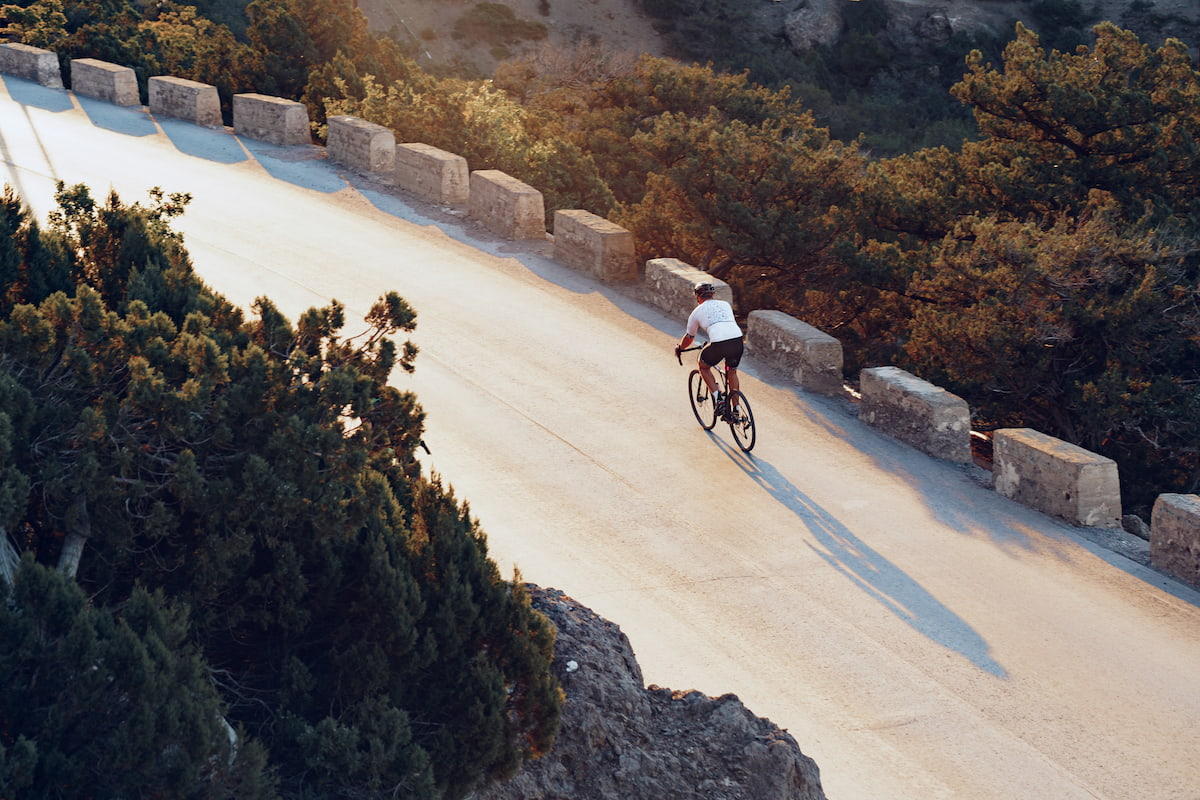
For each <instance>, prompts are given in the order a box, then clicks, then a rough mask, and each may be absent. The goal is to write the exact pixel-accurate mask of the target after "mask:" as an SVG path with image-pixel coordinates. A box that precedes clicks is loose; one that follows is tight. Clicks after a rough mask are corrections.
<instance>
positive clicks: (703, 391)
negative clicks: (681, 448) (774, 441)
mask: <svg viewBox="0 0 1200 800" xmlns="http://www.w3.org/2000/svg"><path fill="white" fill-rule="evenodd" d="M705 346H706V344H701V345H696V346H695V347H688V348H686V349H683V350H680V351H679V352H680V355H679V356H678V359H679V363H680V364H681V365H682V364H683V355H682V354H683V353H686V352H688V351H690V350H699V349H701V348H702V347H705ZM728 369H729V367H728V366H726V365H725V364H722V365H721V368H720V369H716V368H714V369H713V374H714V375H716V376H717V383H718V384H719V386H720V389H719V391H720V392H721V396H722V397H724V398H725V399H724V401H722V402H721V403H720V405H721V406H722V407H721V408H718V407H717V405H718V404H717V403H714V402H713V399H712V395H711V393H710V392H709V391H708V384H707V383H705V382H704V376H703V375H701V374H700V370H699V369H694V370H692V372H691V374H690V375H688V400H689V401H691V404H692V413H693V414H695V415H696V422H699V423H700V427H701V428H704V430H706V431H711V430H712V429H713V428H714V427H716V424H717V422H718V421H721V422H725V423H727V424H728V425H729V431H730V433H732V434H733V440H734V441H735V442H737V446H738V447H740V448H741V449H742V452H745V453H749V452H750V451H751V450H753V449H754V442H755V440H756V435H755V428H754V412H753V411H751V409H750V401H749V400H747V399H746V395H744V394H742V393H741V392H740V391H738V390H737V389H734V390H733V391H732V392H731V391H729V378H728V377H727V376H726V374H725V371H726V370H728Z"/></svg>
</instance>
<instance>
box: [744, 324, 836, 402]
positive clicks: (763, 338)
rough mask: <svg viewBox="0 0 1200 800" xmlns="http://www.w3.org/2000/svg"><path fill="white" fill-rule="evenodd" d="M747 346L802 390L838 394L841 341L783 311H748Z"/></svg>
mask: <svg viewBox="0 0 1200 800" xmlns="http://www.w3.org/2000/svg"><path fill="white" fill-rule="evenodd" d="M746 346H747V348H748V349H749V350H750V352H752V353H754V354H755V356H759V357H761V358H762V359H763V360H764V361H766V362H767V363H769V364H771V365H773V366H775V367H776V368H778V369H781V370H783V371H784V372H786V373H787V374H788V375H789V376H791V377H792V379H793V380H795V381H796V383H798V384H800V386H802V387H803V388H804V389H807V390H808V391H812V392H819V393H821V394H828V395H837V394H841V393H842V392H843V390H844V387H843V381H842V366H843V354H842V343H841V342H839V341H838V340H837V339H835V338H834V337H832V336H830V335H829V334H827V333H825V332H824V331H820V330H818V329H816V328H814V327H813V326H812V325H809V324H808V323H807V322H803V321H801V320H798V319H796V318H795V317H792V316H789V315H787V314H785V313H783V312H782V311H767V310H758V311H751V312H750V318H749V320H748V323H747V331H746Z"/></svg>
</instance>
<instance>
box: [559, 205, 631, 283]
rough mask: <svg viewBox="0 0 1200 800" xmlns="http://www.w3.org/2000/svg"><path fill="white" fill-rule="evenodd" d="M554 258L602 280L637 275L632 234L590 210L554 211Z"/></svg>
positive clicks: (622, 279)
mask: <svg viewBox="0 0 1200 800" xmlns="http://www.w3.org/2000/svg"><path fill="white" fill-rule="evenodd" d="M554 258H555V259H556V260H558V261H560V262H562V263H563V264H566V265H567V266H568V267H571V268H572V269H577V270H581V271H583V272H586V273H588V274H589V275H592V276H594V277H596V278H599V279H600V280H602V281H635V280H637V277H638V268H637V255H636V254H635V253H634V250H633V234H632V233H630V232H629V231H627V230H625V229H624V228H622V227H621V226H620V225H618V224H616V223H615V222H611V221H609V220H607V219H605V218H604V217H601V216H597V215H596V214H593V213H592V212H590V211H582V210H580V209H569V210H559V211H555V212H554Z"/></svg>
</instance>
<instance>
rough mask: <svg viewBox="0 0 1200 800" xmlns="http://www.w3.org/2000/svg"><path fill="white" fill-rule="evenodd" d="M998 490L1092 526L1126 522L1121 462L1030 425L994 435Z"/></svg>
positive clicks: (994, 477)
mask: <svg viewBox="0 0 1200 800" xmlns="http://www.w3.org/2000/svg"><path fill="white" fill-rule="evenodd" d="M992 458H993V471H992V484H993V487H994V488H995V489H996V491H997V492H999V493H1000V494H1002V495H1004V496H1005V497H1010V498H1012V499H1013V500H1016V501H1017V502H1019V503H1024V504H1025V505H1027V506H1030V507H1032V508H1036V509H1037V510H1039V511H1041V512H1043V513H1045V514H1049V515H1051V516H1053V517H1058V518H1060V519H1065V520H1066V521H1068V522H1071V523H1074V524H1076V525H1086V526H1088V527H1092V528H1119V527H1121V486H1120V483H1119V481H1118V475H1117V464H1116V462H1115V461H1113V460H1112V459H1109V458H1105V457H1104V456H1101V455H1097V454H1096V453H1093V452H1091V451H1088V450H1084V449H1083V448H1082V447H1078V446H1077V445H1073V444H1071V443H1069V442H1064V441H1062V440H1061V439H1056V438H1054V437H1053V436H1047V435H1046V434H1044V433H1039V432H1038V431H1035V430H1031V429H1029V428H1005V429H1003V430H998V431H996V432H995V434H994V435H993V437H992Z"/></svg>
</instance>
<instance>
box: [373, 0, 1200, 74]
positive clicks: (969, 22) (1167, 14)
mask: <svg viewBox="0 0 1200 800" xmlns="http://www.w3.org/2000/svg"><path fill="white" fill-rule="evenodd" d="M762 2H763V3H764V6H765V7H764V9H763V11H762V12H761V13H755V14H752V15H749V16H747V17H745V18H744V19H743V20H742V22H743V23H744V25H745V26H746V27H747V28H751V29H754V28H757V29H758V30H757V31H756V32H755V33H756V34H759V35H760V36H759V38H762V39H771V38H775V39H778V38H779V37H780V36H781V34H782V32H783V25H784V22H785V20H787V19H789V18H795V17H796V16H798V15H807V16H814V15H819V14H822V13H824V12H826V11H827V10H829V9H831V8H832V9H833V10H835V11H836V10H837V5H839V4H841V3H840V0H784V2H773V0H762ZM476 5H479V4H474V3H471V2H468V1H467V0H454V1H453V2H449V3H443V2H430V0H358V6H359V8H360V9H361V10H362V12H363V13H364V15H365V16H366V17H367V19H368V20H369V21H370V23H371V26H372V28H374V29H375V30H377V31H380V32H386V31H392V30H393V29H395V34H396V36H397V38H398V39H401V40H403V39H406V38H407V39H408V40H409V41H411V42H415V43H416V44H417V45H418V46H419V48H420V50H421V52H422V54H423V57H424V58H425V59H427V61H428V62H429V63H431V64H435V65H450V64H454V63H456V62H457V63H461V64H469V65H472V66H473V67H474V68H475V69H477V70H478V71H479V72H480V73H482V74H485V75H486V74H490V73H491V70H492V69H494V67H495V65H496V63H497V55H501V56H502V55H503V53H492V52H489V50H490V48H488V47H486V46H480V45H479V44H478V43H477V42H470V41H465V40H461V39H456V38H455V36H454V26H455V23H456V22H457V21H458V20H459V18H460V17H461V16H462V15H463V14H464V13H466V12H467V11H468V10H470V9H471V8H473V7H475V6H476ZM503 5H504V6H507V7H508V8H509V9H511V10H512V13H513V15H514V17H515V18H516V19H517V20H525V21H529V22H533V23H540V24H541V25H544V26H545V27H546V30H547V38H546V39H545V42H546V43H548V44H551V45H555V46H563V47H569V46H574V45H578V44H581V43H589V44H601V45H604V46H607V47H610V48H612V49H614V50H617V51H622V52H624V51H629V52H633V53H649V54H651V55H669V54H671V50H672V48H671V46H670V45H669V44H668V42H667V40H666V37H665V36H663V35H661V34H660V33H659V32H658V31H659V30H660V29H664V27H665V26H663V25H662V24H659V25H657V26H656V24H655V20H653V19H651V18H650V17H649V16H647V14H646V13H645V12H644V11H643V5H644V4H643V1H642V0H583V1H582V2H567V0H506V2H504V3H503ZM842 5H844V4H842ZM883 5H884V6H885V7H886V8H887V9H888V11H889V14H891V15H893V16H901V17H904V18H908V19H914V18H915V19H918V20H920V19H923V18H929V17H934V16H938V17H943V18H945V19H946V20H948V21H949V23H950V25H951V26H952V28H954V29H955V30H956V31H975V30H979V29H985V30H987V31H989V32H991V33H993V34H995V35H997V36H1000V37H1002V38H1005V39H1006V38H1009V36H1010V34H1011V32H1012V29H1013V26H1014V24H1015V21H1016V20H1018V19H1020V20H1023V21H1025V22H1026V23H1027V24H1030V21H1031V20H1035V19H1036V18H1037V16H1038V14H1037V13H1036V11H1040V12H1041V14H1042V17H1043V18H1046V17H1051V18H1057V19H1070V18H1071V17H1073V16H1074V15H1075V12H1074V9H1078V13H1079V14H1080V15H1081V16H1082V19H1083V25H1084V26H1090V25H1092V24H1095V23H1097V22H1100V21H1103V20H1111V21H1113V22H1115V23H1117V24H1118V25H1121V26H1123V27H1128V28H1130V29H1131V30H1134V31H1136V32H1137V33H1138V34H1139V35H1140V36H1142V37H1143V38H1144V39H1146V40H1147V41H1155V40H1158V39H1161V38H1164V37H1166V36H1176V37H1180V38H1183V39H1184V40H1185V41H1189V42H1192V43H1194V42H1195V37H1196V29H1197V25H1200V4H1197V3H1195V2H1194V0H1094V2H1086V3H1079V4H1072V3H1071V2H1070V0H1059V1H1058V2H1055V0H1045V1H1044V2H1041V3H1030V2H1006V1H1005V0H937V2H931V0H883ZM747 38H750V37H747ZM539 44H540V43H539V42H537V41H525V42H520V43H511V44H508V45H506V46H505V49H506V50H507V51H508V52H509V53H511V54H513V55H516V54H519V53H521V52H523V51H525V50H528V49H531V48H534V47H537V46H538V45H539Z"/></svg>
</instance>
